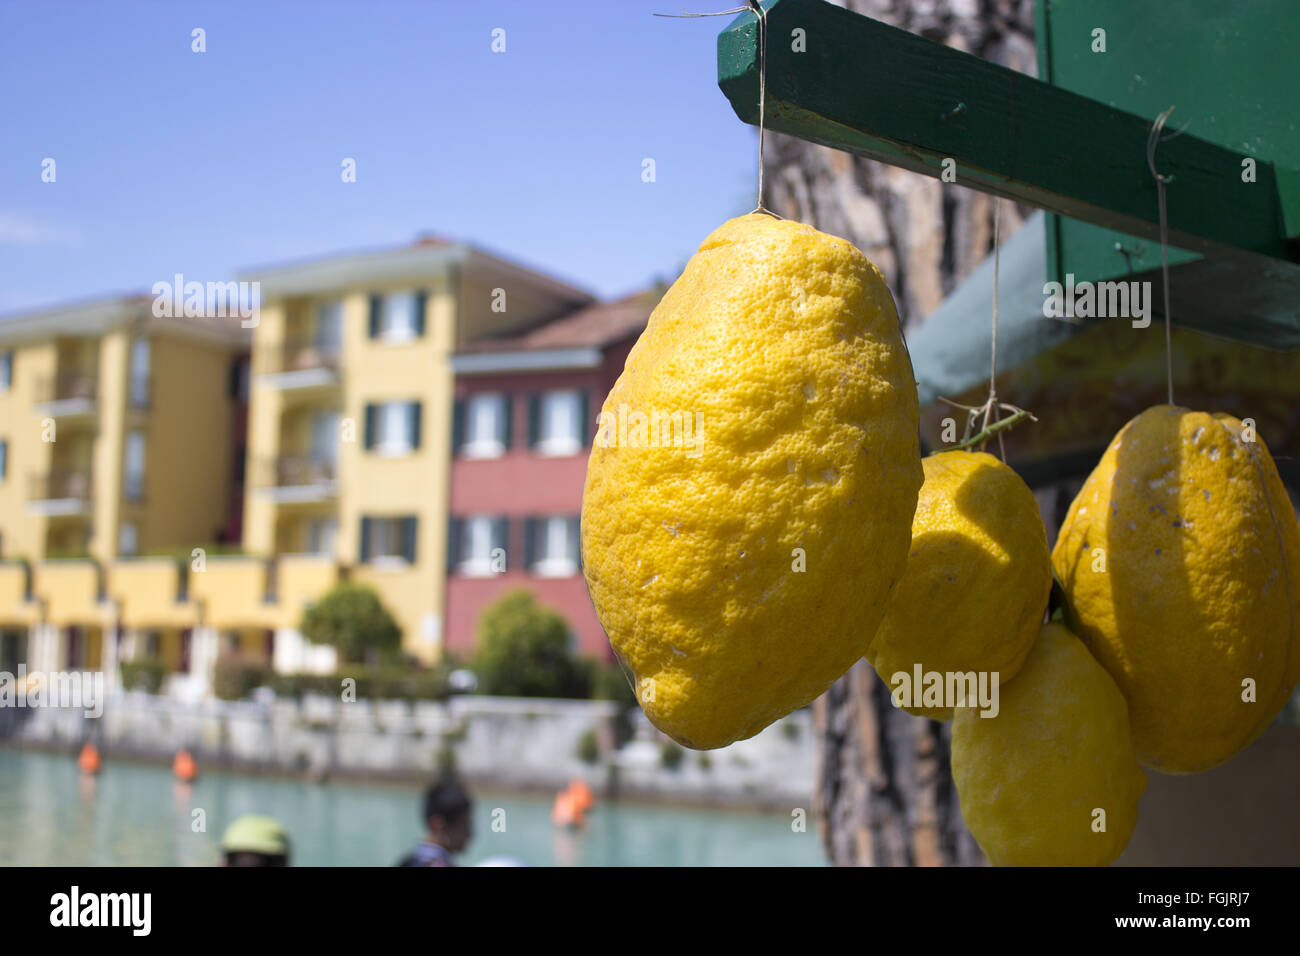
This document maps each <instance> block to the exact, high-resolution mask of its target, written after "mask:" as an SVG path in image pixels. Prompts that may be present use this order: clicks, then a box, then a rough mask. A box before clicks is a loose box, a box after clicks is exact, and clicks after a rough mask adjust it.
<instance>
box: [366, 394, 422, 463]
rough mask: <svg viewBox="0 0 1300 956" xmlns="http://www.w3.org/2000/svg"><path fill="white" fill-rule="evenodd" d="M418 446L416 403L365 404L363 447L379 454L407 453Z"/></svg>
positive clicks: (418, 413) (418, 417)
mask: <svg viewBox="0 0 1300 956" xmlns="http://www.w3.org/2000/svg"><path fill="white" fill-rule="evenodd" d="M419 447H420V403H419V402H382V403H371V404H368V405H367V406H366V448H367V449H369V450H372V451H376V452H379V454H381V455H407V454H410V453H411V452H413V451H414V450H415V449H417V448H419Z"/></svg>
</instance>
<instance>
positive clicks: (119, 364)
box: [90, 329, 148, 561]
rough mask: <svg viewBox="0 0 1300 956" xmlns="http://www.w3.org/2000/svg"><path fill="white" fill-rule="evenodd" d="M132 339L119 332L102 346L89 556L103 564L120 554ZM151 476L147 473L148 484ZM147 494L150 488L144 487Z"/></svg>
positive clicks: (107, 337) (116, 331)
mask: <svg viewBox="0 0 1300 956" xmlns="http://www.w3.org/2000/svg"><path fill="white" fill-rule="evenodd" d="M129 345H130V340H129V337H128V335H127V332H126V330H125V329H116V330H114V331H112V332H110V333H108V334H107V335H105V336H104V337H103V339H101V340H100V344H99V392H98V405H97V407H98V413H99V422H98V434H97V435H96V436H95V457H94V469H95V477H94V489H95V490H94V494H95V518H94V521H93V522H92V523H91V527H92V529H93V530H92V532H91V538H90V553H91V554H92V555H94V556H95V557H96V558H99V559H100V560H101V561H107V560H109V559H111V558H112V557H113V556H114V555H116V554H117V529H118V521H119V520H120V518H121V505H122V436H123V433H124V428H125V425H126V389H127V378H126V373H127V355H128V352H129V350H130V349H129ZM147 481H148V476H147V473H146V482H147ZM145 489H146V491H147V490H148V485H147V484H146V486H145Z"/></svg>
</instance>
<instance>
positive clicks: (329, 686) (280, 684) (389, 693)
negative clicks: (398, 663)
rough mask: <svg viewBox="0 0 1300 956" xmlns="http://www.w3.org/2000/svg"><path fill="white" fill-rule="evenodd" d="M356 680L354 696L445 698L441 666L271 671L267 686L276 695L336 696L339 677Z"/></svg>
mask: <svg viewBox="0 0 1300 956" xmlns="http://www.w3.org/2000/svg"><path fill="white" fill-rule="evenodd" d="M349 679H350V680H353V681H355V682H356V695H357V699H358V700H407V701H417V700H446V699H447V697H448V696H449V691H448V689H447V671H446V669H445V668H443V667H435V668H429V669H412V668H399V667H363V666H359V665H358V666H355V667H344V668H343V669H342V670H340V671H338V672H337V673H334V674H272V675H270V676H269V678H268V684H269V686H270V688H271V689H272V690H273V691H275V694H276V696H277V697H289V698H301V697H302V695H303V694H306V693H312V694H322V695H324V696H326V697H334V698H338V697H339V696H341V695H342V693H343V681H344V680H349Z"/></svg>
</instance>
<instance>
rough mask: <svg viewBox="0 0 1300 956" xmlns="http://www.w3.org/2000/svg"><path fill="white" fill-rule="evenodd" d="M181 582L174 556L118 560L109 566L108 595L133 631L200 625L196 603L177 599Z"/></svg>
mask: <svg viewBox="0 0 1300 956" xmlns="http://www.w3.org/2000/svg"><path fill="white" fill-rule="evenodd" d="M180 581H181V567H180V564H179V563H177V562H176V561H174V560H172V559H171V558H137V559H133V560H122V559H118V560H117V561H115V562H113V564H112V565H111V566H110V567H109V568H108V594H109V596H110V597H112V598H114V599H116V600H117V602H118V607H119V611H120V614H121V622H122V625H123V626H124V627H127V628H131V629H133V630H140V629H153V628H160V627H194V626H196V625H197V624H198V620H197V617H196V613H195V611H196V609H195V606H194V604H193V602H190V601H185V602H181V601H178V600H177V597H178V594H179V590H180Z"/></svg>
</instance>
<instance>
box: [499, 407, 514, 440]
mask: <svg viewBox="0 0 1300 956" xmlns="http://www.w3.org/2000/svg"><path fill="white" fill-rule="evenodd" d="M504 402H505V414H503V415H502V416H501V433H502V434H501V447H502V448H504V449H505V450H506V451H509V450H510V446H511V445H513V444H514V437H515V436H514V420H515V416H514V414H513V412H514V410H515V397H514V396H513V395H506V396H505V397H504Z"/></svg>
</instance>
